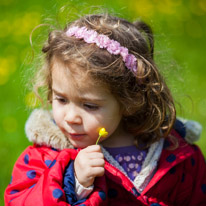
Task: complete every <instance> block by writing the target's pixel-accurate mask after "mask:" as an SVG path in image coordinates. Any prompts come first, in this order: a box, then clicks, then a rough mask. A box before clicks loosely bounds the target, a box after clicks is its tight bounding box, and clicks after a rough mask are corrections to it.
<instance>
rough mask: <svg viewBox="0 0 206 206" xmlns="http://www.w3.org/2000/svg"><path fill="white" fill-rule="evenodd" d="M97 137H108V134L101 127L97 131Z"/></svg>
mask: <svg viewBox="0 0 206 206" xmlns="http://www.w3.org/2000/svg"><path fill="white" fill-rule="evenodd" d="M99 135H100V136H101V137H106V136H107V135H108V132H107V131H106V129H105V128H104V127H103V128H101V129H100V130H99Z"/></svg>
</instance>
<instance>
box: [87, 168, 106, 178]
mask: <svg viewBox="0 0 206 206" xmlns="http://www.w3.org/2000/svg"><path fill="white" fill-rule="evenodd" d="M104 171H105V170H104V167H92V168H91V169H90V172H89V174H90V176H92V177H101V176H103V175H104Z"/></svg>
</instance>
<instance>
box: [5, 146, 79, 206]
mask: <svg viewBox="0 0 206 206" xmlns="http://www.w3.org/2000/svg"><path fill="white" fill-rule="evenodd" d="M75 156H76V153H75V150H71V149H64V150H62V151H60V152H59V151H54V150H53V149H51V148H48V147H38V146H30V147H28V148H27V149H26V150H25V151H24V152H23V153H22V154H21V155H20V157H19V158H18V160H17V162H16V163H15V165H14V169H13V172H12V178H11V182H10V184H9V185H8V187H7V188H6V190H5V205H6V206H7V205H10V206H12V205H15V206H20V205H21V206H22V205H30V206H36V205H38V206H43V205H50V206H52V205H61V206H63V205H69V204H68V203H66V196H65V193H64V190H63V185H62V184H63V175H64V171H65V168H66V167H67V165H68V163H69V162H70V160H72V159H74V158H75Z"/></svg>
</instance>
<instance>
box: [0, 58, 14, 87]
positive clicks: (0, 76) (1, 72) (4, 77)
mask: <svg viewBox="0 0 206 206" xmlns="http://www.w3.org/2000/svg"><path fill="white" fill-rule="evenodd" d="M15 71H16V58H15V57H13V56H10V57H2V58H0V85H3V84H6V83H7V82H8V80H9V76H10V75H11V74H12V73H14V72H15Z"/></svg>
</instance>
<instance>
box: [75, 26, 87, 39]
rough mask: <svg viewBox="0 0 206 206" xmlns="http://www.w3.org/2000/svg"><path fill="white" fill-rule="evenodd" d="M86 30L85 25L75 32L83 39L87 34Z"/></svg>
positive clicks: (76, 35) (77, 36)
mask: <svg viewBox="0 0 206 206" xmlns="http://www.w3.org/2000/svg"><path fill="white" fill-rule="evenodd" d="M85 32H87V28H86V27H85V26H84V27H81V28H79V29H78V30H77V31H76V32H75V34H74V35H75V37H76V38H78V39H82V38H84V36H85Z"/></svg>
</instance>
